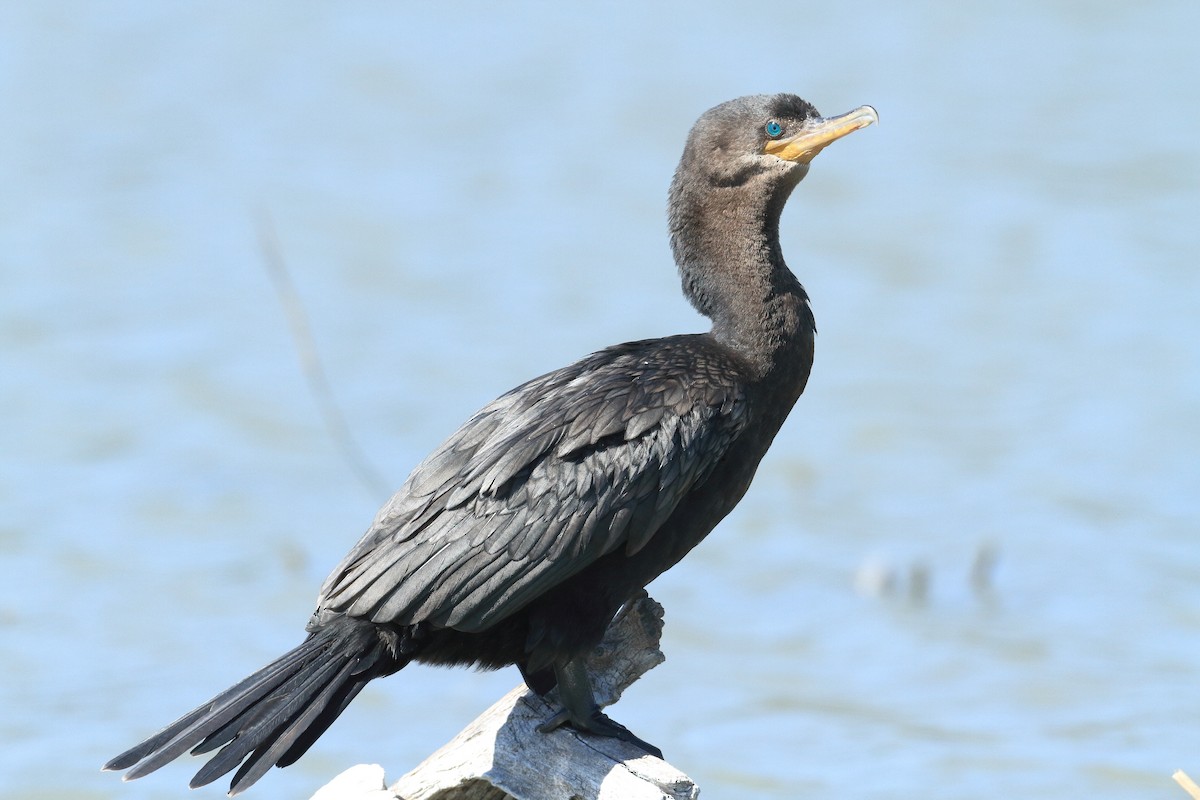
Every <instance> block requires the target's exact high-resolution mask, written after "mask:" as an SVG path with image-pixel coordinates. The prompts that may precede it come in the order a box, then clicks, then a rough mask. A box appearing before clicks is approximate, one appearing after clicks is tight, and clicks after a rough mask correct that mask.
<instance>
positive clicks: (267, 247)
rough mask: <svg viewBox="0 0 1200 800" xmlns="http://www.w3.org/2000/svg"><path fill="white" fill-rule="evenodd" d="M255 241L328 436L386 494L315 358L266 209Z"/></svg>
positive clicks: (364, 480)
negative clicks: (259, 248) (257, 242)
mask: <svg viewBox="0 0 1200 800" xmlns="http://www.w3.org/2000/svg"><path fill="white" fill-rule="evenodd" d="M258 241H259V246H260V247H261V248H262V254H263V263H264V264H265V265H266V267H267V273H268V274H269V275H270V276H271V282H272V283H273V284H274V285H275V291H276V292H277V293H278V295H279V302H280V304H281V305H282V306H283V311H284V313H285V314H286V315H287V320H288V327H289V328H290V329H291V333H292V341H293V343H294V344H295V346H296V354H297V355H298V356H299V358H300V368H301V370H302V371H303V372H304V377H305V379H306V380H307V381H308V388H309V389H311V390H312V393H313V396H314V397H315V398H316V401H317V406H318V407H319V408H320V411H321V418H322V419H323V420H324V421H325V427H326V428H328V429H329V435H330V436H331V437H333V441H334V444H335V445H336V446H337V448H338V450H339V451H341V454H342V457H343V458H345V459H346V462H347V463H348V464H349V466H350V469H351V471H352V472H353V473H354V475H355V477H356V478H358V481H359V483H361V484H362V486H363V488H365V489H366V490H367V491H368V492H370V493H371V494H372V495H373V496H374V497H375V499H379V498H381V497H387V495H388V493H389V492H388V488H387V486H388V484H387V482H386V481H384V480H383V479H382V477H381V476H380V474H379V472H377V471H376V470H375V469H374V468H373V467H372V466H371V464H370V463H369V462H368V461H367V458H366V456H365V455H364V454H363V451H362V448H360V447H359V446H358V444H357V443H356V442H355V441H354V436H353V435H352V434H351V433H350V426H349V425H348V424H347V423H346V418H345V416H343V415H342V412H341V409H340V408H339V407H338V404H337V400H336V398H334V396H333V387H332V386H331V385H330V383H329V378H328V376H327V375H326V374H325V369H324V367H322V366H321V360H320V358H318V357H317V348H316V345H315V343H314V340H313V335H312V329H311V327H310V326H309V324H308V316H307V315H306V314H305V313H304V306H303V304H302V303H301V302H300V295H299V294H298V293H297V292H296V287H295V285H294V284H293V283H292V278H291V275H290V274H289V273H288V269H287V264H286V263H285V262H284V260H283V255H282V254H281V252H280V249H279V241H278V239H277V238H276V236H275V228H274V226H273V225H272V224H271V219H270V217H269V216H268V215H267V214H266V213H265V212H264V213H261V214H260V215H259V220H258Z"/></svg>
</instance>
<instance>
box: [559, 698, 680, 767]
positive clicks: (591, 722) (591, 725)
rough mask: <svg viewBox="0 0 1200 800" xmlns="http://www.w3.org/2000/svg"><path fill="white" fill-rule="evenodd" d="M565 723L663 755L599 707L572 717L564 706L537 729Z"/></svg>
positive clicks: (594, 734) (656, 756)
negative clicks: (582, 714) (579, 716)
mask: <svg viewBox="0 0 1200 800" xmlns="http://www.w3.org/2000/svg"><path fill="white" fill-rule="evenodd" d="M563 725H570V726H571V727H572V728H574V729H575V730H577V731H579V732H580V733H590V734H592V735H593V736H605V737H608V738H610V739H618V740H620V741H622V742H629V743H630V744H632V745H635V746H637V747H640V748H641V749H643V750H645V751H646V752H647V753H649V754H650V755H652V756H654V757H655V758H658V759H661V758H662V757H663V754H662V750H659V749H658V748H657V747H655V746H654V745H652V744H650V743H649V742H647V741H646V740H645V739H642V738H640V737H638V736H636V735H634V733H633V732H632V731H631V730H629V729H628V728H626V727H625V726H624V725H622V724H620V723H619V722H614V721H613V720H612V719H610V718H609V717H608V716H607V715H605V714H603V713H601V711H600V709H599V708H593V709H592V711H591V713H590V714H588V715H587V716H586V717H583V718H582V719H580V718H578V717H572V716H571V712H570V711H568V710H567V709H565V708H564V709H563V710H562V711H559V712H558V713H557V714H555V715H554V716H553V717H551V718H550V719H548V720H546V721H545V722H543V723H542V724H541V725H538V728H537V729H538V732H539V733H550V732H551V731H553V730H556V729H558V728H561V727H562V726H563Z"/></svg>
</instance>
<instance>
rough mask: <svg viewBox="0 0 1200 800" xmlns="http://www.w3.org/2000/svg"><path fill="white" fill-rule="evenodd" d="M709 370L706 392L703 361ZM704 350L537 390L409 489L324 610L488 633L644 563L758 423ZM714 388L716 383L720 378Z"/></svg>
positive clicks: (684, 341)
mask: <svg viewBox="0 0 1200 800" xmlns="http://www.w3.org/2000/svg"><path fill="white" fill-rule="evenodd" d="M721 358H723V359H725V361H726V362H727V363H723V364H718V365H716V367H715V368H714V367H713V366H712V365H709V372H708V373H706V379H705V380H703V381H697V380H695V379H694V377H689V376H694V374H695V368H696V367H695V362H696V361H697V360H707V361H711V360H713V359H718V360H719V359H721ZM739 374H740V369H739V366H738V364H737V363H736V362H735V361H734V360H733V359H732V358H731V357H729V356H727V355H723V351H720V350H718V349H715V348H714V347H713V346H712V345H711V343H709V341H708V340H707V339H706V338H705V337H699V336H696V337H674V338H673V339H667V340H656V341H648V342H634V343H631V344H627V345H621V346H618V347H615V348H609V349H608V350H603V351H600V352H599V353H596V354H593V355H592V356H589V357H588V358H586V359H584V360H582V361H580V362H578V363H576V364H574V365H572V366H570V367H567V368H566V369H563V370H559V371H557V372H553V373H549V374H547V375H544V376H542V377H540V378H536V379H534V380H533V381H530V382H528V383H526V384H524V385H522V386H519V387H517V388H516V389H514V390H513V391H511V392H509V393H508V394H506V395H503V396H502V397H500V398H498V399H497V400H496V401H494V402H493V403H491V404H490V405H488V406H486V407H485V408H484V409H482V410H481V411H480V412H478V413H477V414H475V415H474V416H473V417H471V418H470V419H469V420H468V421H467V422H466V423H465V424H464V425H463V427H462V428H460V429H459V430H458V431H457V432H456V433H455V434H454V435H452V436H451V437H450V438H449V439H448V440H447V441H446V442H445V443H444V444H443V445H441V446H440V447H439V448H438V449H437V450H435V451H434V452H433V453H432V454H430V456H429V457H428V458H427V459H426V460H425V461H424V462H422V464H421V465H420V466H418V467H417V469H416V470H414V471H413V473H412V475H410V476H409V478H408V480H407V481H406V482H405V484H404V486H402V487H401V489H400V491H398V492H397V493H396V495H395V496H394V497H393V498H392V499H391V500H390V501H389V502H388V503H387V504H386V505H385V506H384V508H383V509H381V510H380V512H379V514H378V515H377V516H376V519H375V522H374V523H373V525H372V527H371V528H370V529H369V530H368V532H367V534H366V535H365V536H364V537H363V538H362V540H361V541H360V542H359V543H358V545H356V547H355V548H354V549H353V550H352V551H351V552H350V554H349V555H348V556H347V557H346V559H345V560H344V561H343V562H342V563H341V564H340V565H339V566H338V568H337V569H335V570H334V572H333V573H332V574H331V575H330V576H329V578H328V579H327V580H326V582H325V585H324V586H323V587H322V590H321V595H320V597H319V598H318V612H317V615H314V620H317V619H319V618H321V615H323V614H341V613H346V614H350V615H353V616H358V617H363V618H367V619H371V620H373V621H375V622H381V623H383V622H388V623H397V624H415V623H419V622H428V623H430V624H434V625H441V626H449V627H453V628H457V629H460V630H464V631H478V630H483V629H485V628H487V627H488V626H489V625H491V624H494V623H495V622H496V621H498V620H500V619H502V618H504V617H505V616H507V615H509V614H511V613H513V612H514V611H516V610H518V609H519V608H521V607H523V606H524V605H525V604H527V603H528V602H530V601H531V600H532V599H534V598H535V597H537V596H538V595H539V594H541V593H542V592H544V591H546V590H547V589H549V588H550V587H552V586H554V585H555V584H557V583H559V582H561V581H562V580H565V579H566V578H568V577H570V576H571V575H573V574H574V573H576V572H578V571H579V570H581V569H583V568H584V567H586V566H587V565H588V564H590V563H592V562H593V561H595V560H596V559H597V558H600V557H601V556H603V555H604V554H606V553H609V552H612V551H614V550H616V549H617V548H619V547H622V546H624V548H625V552H627V553H630V554H632V553H636V552H637V551H638V550H640V549H641V548H643V547H644V546H645V545H646V543H647V542H649V541H650V540H651V539H652V538H653V536H654V534H655V532H656V531H658V530H659V529H660V528H661V526H662V525H663V523H664V522H665V521H666V520H667V519H668V518H670V516H671V514H673V513H674V511H675V509H676V507H677V505H678V503H679V502H680V500H681V499H682V498H684V497H685V496H686V495H687V494H688V493H689V492H690V491H691V490H692V489H694V488H695V487H696V486H698V485H699V484H700V483H702V482H703V480H704V479H705V478H706V477H707V476H708V474H709V473H710V472H711V470H712V469H713V467H714V466H715V465H716V464H717V463H718V462H719V461H720V459H721V458H722V456H723V455H724V454H725V453H726V451H727V450H728V448H729V446H730V444H731V443H732V442H733V441H734V440H735V439H736V438H737V436H738V435H739V434H740V432H741V431H742V430H743V428H744V426H745V424H746V419H747V408H746V405H747V404H746V400H745V396H744V394H743V392H742V389H741V386H742V385H741V383H740V382H739V380H738V376H739ZM714 376H715V377H714Z"/></svg>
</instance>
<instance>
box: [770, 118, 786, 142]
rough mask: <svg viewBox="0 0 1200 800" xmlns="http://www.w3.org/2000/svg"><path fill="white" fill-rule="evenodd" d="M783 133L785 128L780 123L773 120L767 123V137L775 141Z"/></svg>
mask: <svg viewBox="0 0 1200 800" xmlns="http://www.w3.org/2000/svg"><path fill="white" fill-rule="evenodd" d="M781 133H783V126H782V125H780V124H779V123H778V122H776V121H775V120H771V121H770V122H768V123H767V136H770V137H771V138H772V139H774V138H775V137H776V136H778V135H779V134H781Z"/></svg>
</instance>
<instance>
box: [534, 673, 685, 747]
mask: <svg viewBox="0 0 1200 800" xmlns="http://www.w3.org/2000/svg"><path fill="white" fill-rule="evenodd" d="M554 677H555V678H557V680H558V699H559V702H561V703H562V705H563V708H562V711H559V712H558V713H557V714H555V715H554V716H553V717H551V718H550V719H548V720H546V721H545V722H543V723H542V724H541V725H539V726H538V731H539V732H541V733H549V732H550V731H552V730H554V729H555V728H559V727H562V726H563V725H570V726H571V727H572V728H574V729H575V730H577V731H581V732H583V733H591V734H594V735H596V736H608V737H610V738H612V739H620V740H621V741H622V742H629V743H630V744H634V745H637V746H638V747H640V748H642V749H643V750H645V751H646V752H647V753H649V754H650V755H652V756H654V757H655V758H662V757H663V755H662V751H661V750H659V749H658V748H657V747H655V746H654V745H652V744H650V743H649V742H647V741H645V740H644V739H640V738H638V737H637V736H635V735H634V734H633V733H632V732H631V731H630V730H629V729H628V728H626V727H625V726H624V725H621V724H620V723H617V722H613V721H612V720H611V719H609V718H608V717H607V716H606V715H605V714H604V713H603V712H601V711H600V706H599V705H597V704H596V698H595V696H594V695H593V694H592V681H591V679H590V678H589V677H588V673H587V668H586V667H584V664H583V660H582V659H571V660H569V661H566V662H557V663H555V665H554Z"/></svg>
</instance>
